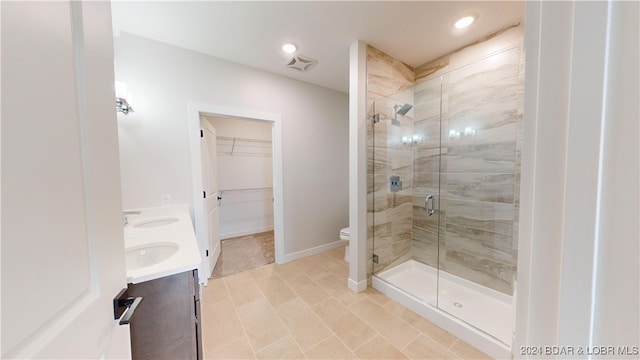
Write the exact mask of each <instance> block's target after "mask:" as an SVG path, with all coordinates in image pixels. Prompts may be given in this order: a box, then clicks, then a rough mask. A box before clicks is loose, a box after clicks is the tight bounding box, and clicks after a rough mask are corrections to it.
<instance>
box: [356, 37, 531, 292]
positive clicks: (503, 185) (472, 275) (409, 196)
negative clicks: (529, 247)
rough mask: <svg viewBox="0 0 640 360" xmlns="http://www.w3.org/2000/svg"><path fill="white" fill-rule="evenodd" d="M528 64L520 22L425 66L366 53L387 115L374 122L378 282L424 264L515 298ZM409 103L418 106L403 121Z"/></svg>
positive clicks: (372, 188) (371, 238)
mask: <svg viewBox="0 0 640 360" xmlns="http://www.w3.org/2000/svg"><path fill="white" fill-rule="evenodd" d="M524 65H525V63H524V56H523V41H522V26H521V25H514V26H510V27H508V28H506V29H503V30H501V31H498V32H496V33H493V34H490V35H488V36H486V37H485V38H483V39H480V40H478V41H476V42H474V43H472V44H469V45H468V46H465V47H463V48H461V49H458V50H456V51H454V52H452V53H450V54H446V55H444V56H442V57H440V58H438V59H435V60H433V61H430V62H428V63H426V64H424V65H421V66H418V67H416V68H415V69H414V68H411V67H410V66H407V65H406V64H403V63H402V62H400V61H398V60H396V59H394V58H393V57H391V56H389V55H387V54H385V53H384V52H382V51H380V50H378V49H375V48H373V47H371V46H368V56H367V109H368V115H369V119H372V118H373V115H374V114H378V115H379V118H380V122H378V123H377V124H373V122H372V121H367V134H368V138H367V154H368V156H370V157H373V159H371V158H369V159H368V161H367V204H368V213H367V218H368V219H369V222H368V226H367V230H368V233H367V238H368V243H367V257H368V259H369V260H370V261H369V263H368V264H367V272H368V274H369V275H371V274H372V272H374V271H375V272H378V271H381V270H383V269H387V268H389V267H392V266H394V265H395V264H399V263H401V262H403V261H405V260H407V259H414V260H417V261H420V262H423V263H426V264H428V265H430V266H434V267H436V266H439V267H440V268H441V269H444V270H446V271H448V272H450V273H452V274H455V275H457V276H460V277H462V278H465V279H467V280H471V281H474V282H476V283H478V284H481V285H484V286H487V287H489V288H492V289H495V290H498V291H501V292H504V293H507V294H511V292H512V290H513V279H514V278H515V274H516V264H517V238H518V212H519V189H520V188H519V183H520V161H521V150H522V129H523V125H522V121H523V109H524V102H523V94H524ZM404 103H407V104H411V105H413V108H412V109H411V110H410V111H409V112H408V113H407V114H406V115H404V116H400V115H396V114H394V110H393V106H394V105H396V104H399V105H402V104H404ZM374 104H375V111H374ZM403 139H404V140H403ZM407 139H410V140H409V141H408V140H407ZM414 139H415V141H414ZM391 175H398V176H400V177H401V180H402V181H403V189H402V190H401V191H399V192H396V193H392V192H391V191H390V188H389V177H390V176H391ZM428 195H434V196H435V197H436V202H435V203H436V212H435V213H434V214H433V215H432V216H427V214H426V209H425V198H426V196H428ZM374 253H375V254H376V255H378V258H379V263H378V264H372V258H373V254H374Z"/></svg>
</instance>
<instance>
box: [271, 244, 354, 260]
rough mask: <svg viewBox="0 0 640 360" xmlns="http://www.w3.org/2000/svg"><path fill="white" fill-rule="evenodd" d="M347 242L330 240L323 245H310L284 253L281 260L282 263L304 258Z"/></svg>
mask: <svg viewBox="0 0 640 360" xmlns="http://www.w3.org/2000/svg"><path fill="white" fill-rule="evenodd" d="M348 244H349V242H347V241H345V240H338V241H334V242H330V243H328V244H323V245H320V246H316V247H312V248H310V249H306V250H302V251H298V252H294V253H291V254H285V255H284V261H283V262H282V264H285V263H288V262H289V261H294V260H298V259H302V258H305V257H307V256H311V255H315V254H319V253H322V252H325V251H329V250H332V249H335V248H339V247H341V246H345V245H348Z"/></svg>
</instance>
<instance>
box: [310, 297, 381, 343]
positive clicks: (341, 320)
mask: <svg viewBox="0 0 640 360" xmlns="http://www.w3.org/2000/svg"><path fill="white" fill-rule="evenodd" d="M312 309H313V311H315V313H316V314H318V316H320V318H321V319H322V320H323V321H324V322H325V323H327V325H329V327H330V328H331V330H333V332H334V333H336V335H338V337H340V339H341V340H342V341H343V342H344V343H345V344H346V345H347V346H348V347H349V348H350V349H351V350H354V349H357V348H358V347H360V346H362V344H364V343H365V342H367V341H368V340H369V339H371V338H372V337H374V336H375V335H376V332H375V330H373V329H372V328H371V327H370V326H369V325H367V324H365V323H364V321H362V320H360V318H358V317H357V316H355V315H354V314H353V313H352V312H351V311H349V309H347V308H346V307H345V306H344V305H342V304H341V303H340V302H338V300H336V299H330V300H327V301H325V302H322V303H320V304H318V305H316V306H314V307H312Z"/></svg>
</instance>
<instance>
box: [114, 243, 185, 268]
mask: <svg viewBox="0 0 640 360" xmlns="http://www.w3.org/2000/svg"><path fill="white" fill-rule="evenodd" d="M179 248H180V247H179V246H178V245H177V244H173V243H154V244H146V245H139V246H134V247H132V248H129V249H126V254H125V260H126V263H127V269H129V270H136V269H141V268H145V267H148V266H151V265H155V264H159V263H161V262H163V261H165V260H167V259H168V258H170V257H171V256H173V255H174V254H175V253H177V252H178V249H179Z"/></svg>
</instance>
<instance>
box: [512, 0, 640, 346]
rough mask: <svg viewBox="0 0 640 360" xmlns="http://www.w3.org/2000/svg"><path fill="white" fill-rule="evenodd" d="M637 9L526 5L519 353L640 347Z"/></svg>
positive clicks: (605, 4) (633, 4) (592, 4)
mask: <svg viewBox="0 0 640 360" xmlns="http://www.w3.org/2000/svg"><path fill="white" fill-rule="evenodd" d="M638 10H639V6H638V3H637V2H618V1H612V2H580V1H576V2H527V17H526V21H525V41H526V45H525V47H526V51H527V60H526V61H527V64H526V75H525V76H526V85H525V86H526V89H525V112H524V115H525V118H524V146H523V152H522V154H523V162H522V183H521V189H522V190H521V195H522V197H521V213H520V219H521V222H520V246H519V258H518V288H517V291H518V299H517V310H516V311H517V318H516V334H515V339H514V349H513V354H514V355H515V356H516V357H530V358H540V357H541V356H542V357H545V358H548V357H555V356H552V355H553V354H545V353H542V354H540V353H538V354H535V353H534V354H531V353H526V352H524V353H523V352H522V348H521V346H543V347H544V346H551V347H553V346H556V349H562V348H564V349H567V347H570V346H571V347H573V349H575V351H576V353H574V354H567V355H568V356H566V357H568V358H587V357H588V356H587V355H588V352H589V349H592V350H593V347H594V346H613V347H615V346H628V347H629V349H631V351H632V352H633V347H635V351H637V350H638V346H640V344H639V339H640V330H639V325H638V319H639V318H640V303H639V301H638V294H639V293H640V279H639V277H640V275H639V274H640V268H639V263H638V260H637V257H638V253H639V243H638V237H639V231H638V218H639V217H640V213H639V208H638V200H639V199H638V197H639V191H638V187H639V186H640V185H639V175H638V173H639V155H638V153H639V151H640V149H639V142H638V130H639V129H638V118H639V113H638V105H637V102H638V96H639V94H638V83H639V79H638V77H639V74H638V64H639V63H640V59H639V55H638V44H639V43H640V39H639V35H640V31H639V28H638ZM589 347H591V348H589ZM579 349H582V350H583V353H579V352H578V351H579ZM605 351H607V353H606V354H607V355H610V356H611V357H610V358H637V354H635V355H633V354H631V356H622V355H624V354H621V353H619V352H617V351H618V350H617V348H613V350H611V349H609V348H606V350H605ZM600 355H602V354H600ZM561 357H564V356H561ZM597 357H598V358H600V357H602V356H597ZM589 358H591V356H589Z"/></svg>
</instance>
